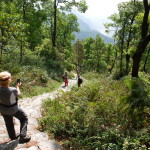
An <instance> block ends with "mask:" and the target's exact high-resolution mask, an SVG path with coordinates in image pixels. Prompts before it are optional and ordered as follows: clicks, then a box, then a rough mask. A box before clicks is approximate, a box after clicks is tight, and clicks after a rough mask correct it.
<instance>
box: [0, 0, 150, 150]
mask: <svg viewBox="0 0 150 150" xmlns="http://www.w3.org/2000/svg"><path fill="white" fill-rule="evenodd" d="M40 2H41V3H40V5H39V1H37V0H30V1H27V0H5V1H2V0H1V1H0V35H1V36H0V65H1V67H0V71H2V70H8V71H10V72H11V73H12V74H13V75H14V79H13V80H14V83H13V84H15V79H16V78H21V79H22V81H23V87H22V91H23V93H24V94H23V97H29V96H33V95H37V94H41V93H44V92H49V91H50V90H54V88H56V87H58V86H59V85H60V83H61V82H62V75H63V73H64V72H65V71H68V72H69V77H70V78H71V77H72V76H73V75H72V73H71V71H78V72H79V73H80V74H82V75H83V77H84V78H85V81H86V82H85V87H83V88H82V89H77V88H75V89H74V90H73V91H72V92H71V93H70V94H69V95H68V96H67V98H65V97H62V98H63V100H61V102H64V103H63V104H62V103H60V102H59V100H58V103H57V104H55V103H52V102H51V100H47V103H48V104H46V105H44V104H43V105H44V108H45V110H47V108H46V107H47V106H49V107H48V108H49V110H50V113H49V114H46V112H44V111H43V116H46V117H43V120H42V119H41V129H42V130H46V131H48V132H50V133H53V134H54V135H55V136H54V137H55V138H58V137H59V138H60V134H61V135H62V133H63V136H61V141H63V140H64V141H63V143H64V145H65V146H66V147H67V148H70V147H74V149H79V147H80V146H81V145H82V147H83V148H82V149H87V147H89V149H110V148H112V149H113V150H114V148H115V149H125V150H126V149H129V148H130V147H132V149H136V150H137V149H142V150H146V149H147V148H149V147H150V139H149V137H150V136H149V134H150V126H149V125H150V123H149V119H148V118H149V116H150V110H149V106H150V91H149V84H150V82H149V79H150V76H149V73H150V58H149V55H150V45H149V41H150V27H149V22H150V16H149V10H150V3H149V1H148V0H143V1H139V0H131V1H129V2H123V3H120V4H119V5H118V13H117V14H116V13H115V14H112V15H111V16H110V17H109V19H111V21H112V22H111V23H107V24H105V27H106V31H107V32H110V31H112V30H113V31H114V35H113V38H114V43H113V44H110V43H108V44H106V43H105V42H104V40H103V39H102V38H101V37H100V36H99V35H97V36H96V38H92V37H89V38H86V39H84V40H82V41H80V40H78V39H75V35H74V32H79V24H78V19H77V17H76V15H74V14H73V13H71V9H72V7H76V8H77V9H78V11H81V12H85V11H86V10H87V8H88V7H87V5H86V1H84V0H81V1H76V0H72V1H63V0H62V1H61V0H58V1H57V0H54V1H53V0H41V1H40ZM60 3H63V5H59V4H60ZM86 79H88V80H86ZM104 81H105V82H104ZM102 85H103V86H102ZM104 85H108V86H106V87H107V90H106V89H105V88H104ZM114 85H116V87H117V88H118V89H122V90H120V91H119V93H117V91H118V90H117V89H116V88H115V87H114ZM88 87H90V89H91V91H88V90H89V89H88ZM104 89H105V90H106V91H105V90H104ZM87 91H88V93H86V92H87ZM108 91H109V92H110V91H111V93H109V92H108ZM85 93H86V96H85V95H84V94H85ZM100 93H103V95H99V94H100ZM75 94H78V95H77V96H75ZM116 94H117V95H116ZM83 96H84V98H83ZM116 96H118V97H116ZM77 97H78V99H76V98H77ZM110 97H111V99H110ZM80 98H81V99H82V104H83V105H81V103H80V102H81V101H78V100H79V99H80ZM69 99H71V100H72V102H73V103H71V102H69ZM81 99H80V100H81ZM67 102H68V103H67ZM113 104H115V106H114V105H113ZM67 106H68V107H67ZM79 106H83V107H82V108H81V107H79ZM50 107H52V108H53V107H54V108H55V109H53V110H51V109H50ZM57 107H58V108H59V109H58V108H57ZM60 108H63V109H60ZM64 108H65V109H66V111H67V112H68V113H66V111H64ZM83 108H84V109H83ZM85 108H86V109H85ZM70 109H71V110H70ZM87 109H88V110H90V114H89V115H86V114H87V113H86V110H87ZM54 110H57V111H58V110H60V111H62V110H63V112H61V114H62V116H61V115H58V116H57V117H55V119H54V118H51V117H50V116H51V115H50V114H52V113H54V114H56V112H55V111H54ZM102 110H103V111H102ZM78 112H80V113H81V114H82V115H81V117H82V118H85V119H84V121H85V122H84V121H83V119H81V118H80V117H79V116H80V115H78ZM104 112H105V113H104ZM118 113H119V114H121V115H122V118H120V116H119V115H117V114H118ZM65 114H68V115H69V116H65ZM99 115H101V117H99ZM48 116H49V117H48ZM68 117H72V119H68ZM45 118H46V120H45ZM50 118H51V119H50ZM96 118H99V119H96ZM53 119H54V120H56V121H57V122H56V121H54V120H53ZM62 120H63V123H62V124H61V125H62V126H60V123H59V122H60V121H62ZM69 120H70V122H69ZM81 120H82V123H83V124H81ZM91 121H92V123H93V121H94V123H93V124H90V123H89V122H91ZM50 122H51V124H52V123H54V127H55V128H52V129H49V128H48V127H49V125H48V124H49V123H50ZM94 125H95V126H94ZM93 126H94V128H93ZM114 128H115V129H116V130H114ZM66 131H68V132H66ZM124 131H126V132H124ZM95 133H96V134H95ZM59 138H58V139H59ZM81 139H84V140H81ZM114 139H115V140H114ZM93 143H94V145H93ZM75 145H76V146H77V147H75ZM83 145H85V146H83ZM100 145H101V147H100ZM93 146H94V147H93Z"/></svg>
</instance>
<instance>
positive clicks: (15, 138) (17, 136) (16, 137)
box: [11, 133, 20, 140]
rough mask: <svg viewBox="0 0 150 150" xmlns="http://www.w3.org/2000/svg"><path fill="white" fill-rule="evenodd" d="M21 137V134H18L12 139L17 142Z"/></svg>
mask: <svg viewBox="0 0 150 150" xmlns="http://www.w3.org/2000/svg"><path fill="white" fill-rule="evenodd" d="M19 137H20V134H19V133H18V134H16V136H15V137H14V138H11V140H17V139H18V138H19Z"/></svg>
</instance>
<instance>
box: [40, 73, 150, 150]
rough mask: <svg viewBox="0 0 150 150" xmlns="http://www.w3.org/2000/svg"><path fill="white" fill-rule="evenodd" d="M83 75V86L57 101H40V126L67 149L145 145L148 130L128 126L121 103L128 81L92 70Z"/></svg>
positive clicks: (114, 149)
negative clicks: (115, 78)
mask: <svg viewBox="0 0 150 150" xmlns="http://www.w3.org/2000/svg"><path fill="white" fill-rule="evenodd" d="M83 76H84V78H86V80H87V78H88V80H87V81H88V82H87V83H86V84H84V86H83V87H82V88H73V91H71V92H68V93H64V94H63V96H62V97H59V98H57V99H56V100H53V101H52V100H50V99H47V100H45V101H44V102H43V107H42V108H43V118H41V119H40V120H39V125H40V129H41V130H42V131H43V130H44V131H47V132H48V133H49V134H53V135H54V138H55V139H58V140H59V141H60V140H61V141H62V143H63V146H64V147H66V148H67V149H74V150H77V149H82V150H91V149H95V150H107V149H112V150H122V149H123V148H124V149H125V150H127V149H129V148H130V147H131V148H133V147H134V149H136V148H137V149H139V150H140V148H141V149H142V148H145V147H146V148H148V147H149V145H148V144H149V142H148V140H149V138H148V137H149V135H148V133H146V132H144V133H145V134H146V135H145V136H143V134H140V133H139V132H138V131H137V130H134V129H133V128H129V129H128V128H127V127H128V126H127V123H126V121H127V120H128V118H129V114H128V113H127V112H125V111H124V109H123V107H122V105H120V100H121V99H122V97H125V96H126V95H130V90H128V89H127V88H126V86H125V85H126V84H124V83H125V82H126V83H128V81H127V80H126V79H122V80H120V81H115V80H111V79H110V78H109V77H107V78H106V77H104V76H103V75H98V74H93V73H88V74H86V75H83ZM123 81H124V82H123ZM148 112H149V111H148ZM149 113H150V112H149ZM144 120H145V121H146V123H148V122H147V120H146V119H144ZM145 127H146V125H145ZM137 135H140V136H139V137H138V136H137ZM126 141H128V144H127V143H126ZM143 141H144V142H145V143H144V142H143ZM142 150H144V149H142Z"/></svg>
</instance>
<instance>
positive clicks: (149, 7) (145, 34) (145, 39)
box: [132, 0, 150, 77]
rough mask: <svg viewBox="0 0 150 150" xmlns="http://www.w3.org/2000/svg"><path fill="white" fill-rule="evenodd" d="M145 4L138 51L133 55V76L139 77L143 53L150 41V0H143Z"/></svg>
mask: <svg viewBox="0 0 150 150" xmlns="http://www.w3.org/2000/svg"><path fill="white" fill-rule="evenodd" d="M143 5H144V17H143V22H142V26H141V38H140V40H139V43H138V46H137V48H136V52H135V53H134V55H133V66H132V77H138V71H139V67H140V61H141V58H142V54H143V53H144V51H145V49H146V47H147V45H148V43H149V41H150V33H149V21H148V17H149V11H150V3H148V0H143Z"/></svg>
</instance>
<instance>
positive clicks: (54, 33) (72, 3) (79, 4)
mask: <svg viewBox="0 0 150 150" xmlns="http://www.w3.org/2000/svg"><path fill="white" fill-rule="evenodd" d="M59 3H63V4H65V5H66V7H65V8H63V7H61V8H62V9H63V10H64V9H65V10H66V11H70V10H71V8H72V7H73V6H75V7H77V8H78V10H79V11H81V12H85V11H86V9H87V6H86V1H85V0H80V1H76V0H72V1H66V0H62V1H61V0H60V1H58V0H54V7H53V9H54V10H53V11H54V13H53V14H54V16H53V29H52V46H53V47H56V36H57V10H58V9H57V6H58V4H59Z"/></svg>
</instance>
